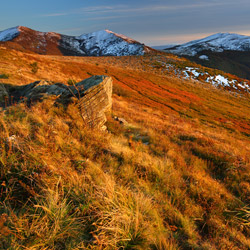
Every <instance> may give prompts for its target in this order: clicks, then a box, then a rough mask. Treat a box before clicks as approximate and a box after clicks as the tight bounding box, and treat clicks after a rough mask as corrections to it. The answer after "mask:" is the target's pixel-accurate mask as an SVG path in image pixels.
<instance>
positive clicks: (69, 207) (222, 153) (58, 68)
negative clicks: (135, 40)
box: [0, 49, 250, 249]
mask: <svg viewBox="0 0 250 250" xmlns="http://www.w3.org/2000/svg"><path fill="white" fill-rule="evenodd" d="M0 56H1V57H0V74H8V75H9V79H2V82H5V83H10V84H17V85H19V84H24V83H25V84H26V83H29V82H32V81H34V80H37V79H47V80H53V81H61V82H67V80H68V79H74V80H76V81H78V80H81V79H83V78H86V77H88V76H90V75H95V74H106V75H110V76H112V77H113V79H114V96H113V102H114V103H113V114H112V115H116V116H119V117H123V118H125V119H126V120H127V121H128V122H129V124H130V125H129V126H122V125H120V124H118V123H117V122H116V121H114V120H113V119H112V118H111V117H110V118H109V121H108V124H107V126H108V129H109V131H111V133H100V132H98V131H95V130H90V129H88V128H85V127H84V126H83V123H82V121H81V118H80V116H79V113H78V110H77V109H76V108H75V107H74V106H70V107H69V109H68V110H67V111H66V112H65V111H63V110H62V109H60V108H56V107H53V106H52V103H53V100H52V99H48V100H46V101H44V102H42V103H38V104H36V105H34V106H33V107H32V108H31V109H28V108H27V107H26V106H25V105H17V106H13V107H11V108H9V109H8V110H6V111H2V112H1V113H0V115H1V117H0V126H1V130H0V133H1V135H0V138H1V139H0V145H1V147H0V149H1V154H0V164H1V168H0V171H1V172H0V185H1V186H0V193H1V203H0V214H2V216H1V217H0V228H1V234H0V235H1V236H0V237H1V241H0V242H1V243H0V246H1V247H0V248H1V249H119V248H120V249H249V248H250V241H249V235H250V231H249V225H248V224H247V223H248V222H249V218H248V216H249V214H250V209H249V207H248V205H249V202H250V201H249V197H250V183H249V180H250V174H249V164H250V158H249V155H250V147H249V135H250V118H249V114H250V102H249V99H247V98H245V97H240V96H238V97H236V96H233V95H231V94H228V93H226V92H224V91H221V90H217V89H214V88H213V87H210V86H208V85H205V86H201V85H200V84H199V83H197V82H188V81H182V80H180V79H178V78H176V77H173V76H171V75H168V76H166V75H162V74H161V70H160V69H156V68H153V67H152V66H151V65H152V64H154V62H155V61H156V60H157V56H146V57H123V58H112V57H106V58H73V57H67V58H65V57H62V58H61V57H55V56H35V55H28V54H22V53H21V52H15V51H7V50H4V49H0ZM167 60H170V61H171V60H172V61H175V62H176V63H180V64H181V63H182V62H181V61H178V60H180V59H177V58H176V57H174V56H173V57H171V56H169V57H168V58H167ZM33 62H37V63H38V67H39V69H38V72H37V73H36V74H34V73H32V71H31V70H32V67H31V66H30V64H31V63H33ZM11 135H16V136H17V139H16V141H14V142H13V141H6V138H8V137H9V136H11Z"/></svg>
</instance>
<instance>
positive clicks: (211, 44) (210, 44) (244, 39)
mask: <svg viewBox="0 0 250 250" xmlns="http://www.w3.org/2000/svg"><path fill="white" fill-rule="evenodd" d="M165 50H166V51H167V52H171V53H174V54H179V55H189V56H195V55H196V54H197V53H199V52H201V51H204V50H210V51H213V52H223V51H225V50H233V51H250V37H249V36H243V35H239V34H232V33H218V34H214V35H212V36H208V37H206V38H203V39H200V40H194V41H191V42H188V43H185V44H182V45H177V46H174V47H172V48H166V49H165Z"/></svg>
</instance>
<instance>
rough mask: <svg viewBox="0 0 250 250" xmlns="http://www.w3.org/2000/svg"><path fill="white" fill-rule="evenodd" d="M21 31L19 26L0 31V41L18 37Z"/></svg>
mask: <svg viewBox="0 0 250 250" xmlns="http://www.w3.org/2000/svg"><path fill="white" fill-rule="evenodd" d="M19 33H20V30H19V26H17V27H13V28H9V29H6V30H3V31H0V42H7V41H10V40H12V39H14V38H15V37H17V36H18V35H19Z"/></svg>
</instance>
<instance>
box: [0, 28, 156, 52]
mask: <svg viewBox="0 0 250 250" xmlns="http://www.w3.org/2000/svg"><path fill="white" fill-rule="evenodd" d="M0 42H4V43H5V45H9V46H10V47H12V48H15V49H20V50H24V51H32V52H35V53H39V54H51V55H68V56H71V55H74V56H126V55H143V54H145V53H148V52H149V51H150V50H152V49H151V48H149V47H147V46H145V45H144V44H142V43H139V42H137V41H135V40H133V39H131V38H129V37H126V36H124V35H121V34H117V33H114V32H112V31H110V30H101V31H97V32H93V33H89V34H83V35H80V36H67V35H62V34H58V33H54V32H39V31H35V30H32V29H29V28H26V27H23V26H17V27H14V28H10V29H7V30H4V31H0Z"/></svg>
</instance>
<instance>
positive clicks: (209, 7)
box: [0, 0, 250, 45]
mask: <svg viewBox="0 0 250 250" xmlns="http://www.w3.org/2000/svg"><path fill="white" fill-rule="evenodd" d="M249 13H250V1H249V0H237V1H236V0H234V1H233V0H207V1H204V0H133V1H132V0H126V1H124V0H116V1H110V0H91V1H90V0H70V1H69V0H68V1H66V0H61V1H58V0H43V1H30V0H22V1H20V0H12V1H3V2H2V3H1V8H0V30H4V29H6V28H9V27H13V26H17V25H22V26H27V27H29V28H32V29H36V30H39V31H46V32H47V31H55V32H59V33H62V34H68V35H80V34H84V33H88V32H92V31H97V30H102V29H110V30H112V31H114V32H117V33H122V34H124V35H127V36H129V37H132V38H134V39H136V40H138V41H140V42H143V43H145V44H147V45H164V44H168V43H182V42H186V41H190V40H193V39H198V38H202V37H205V36H207V35H211V34H213V33H217V32H235V33H240V34H245V35H250V17H249Z"/></svg>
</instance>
